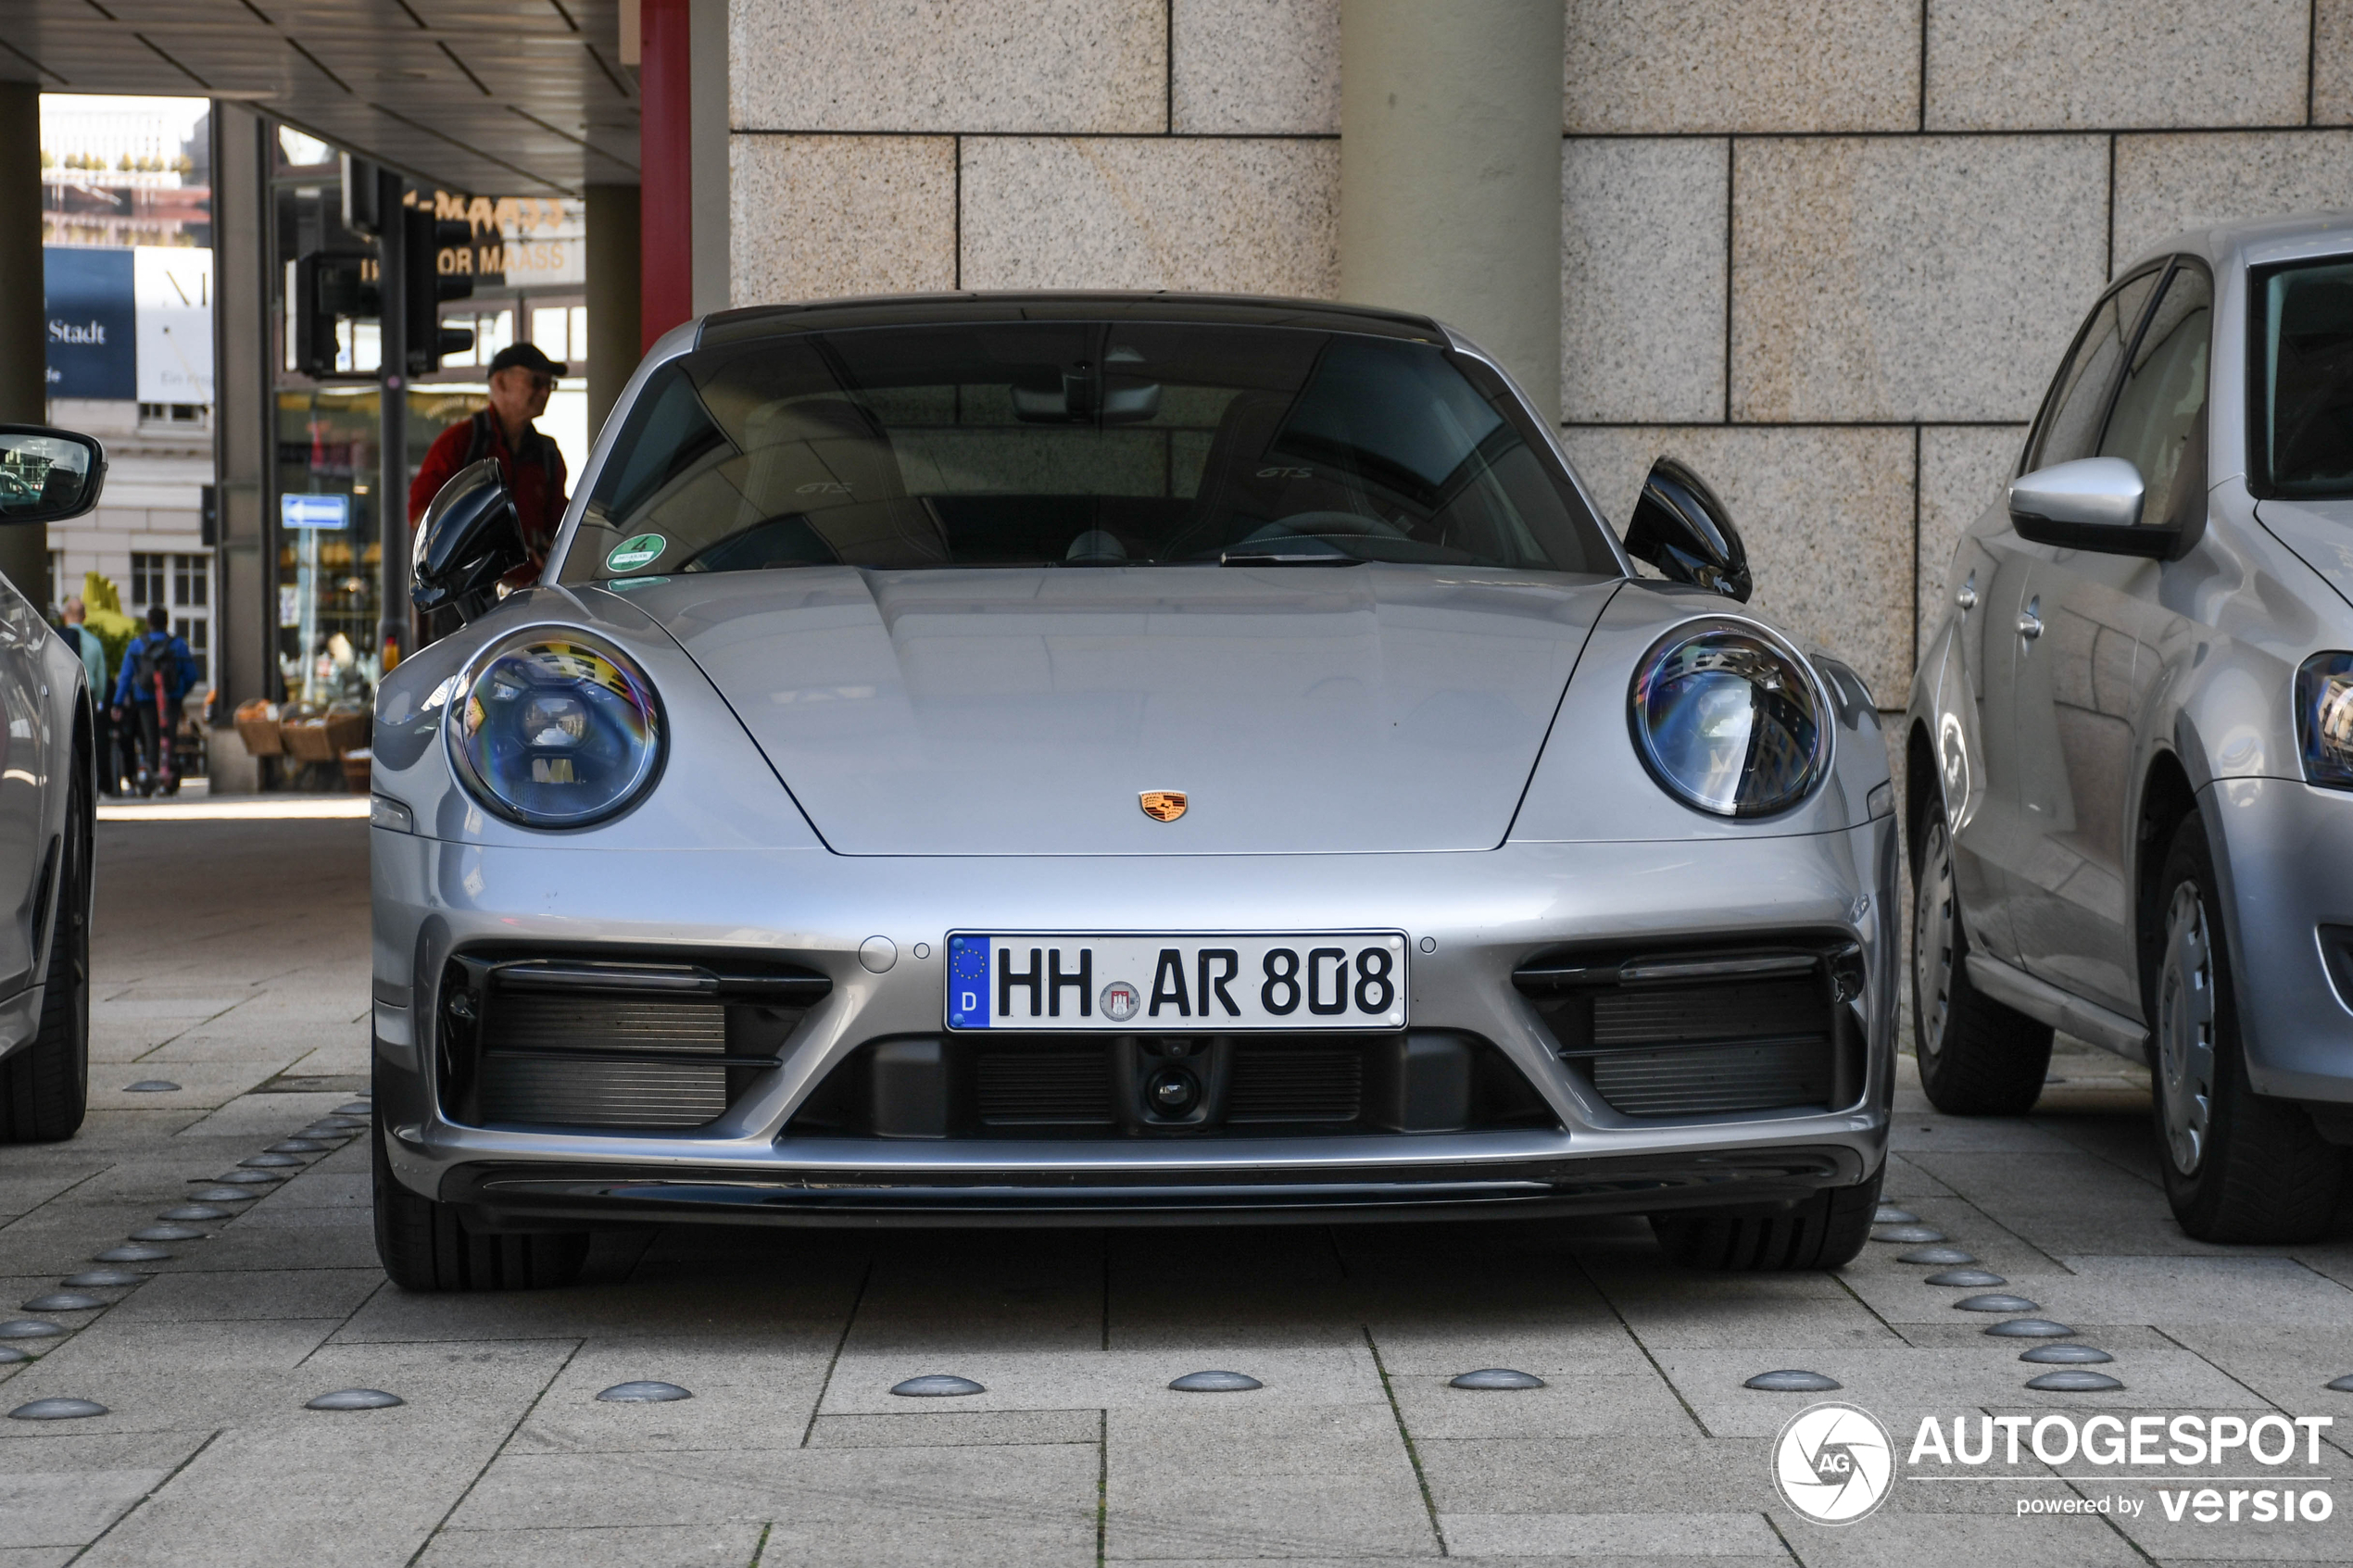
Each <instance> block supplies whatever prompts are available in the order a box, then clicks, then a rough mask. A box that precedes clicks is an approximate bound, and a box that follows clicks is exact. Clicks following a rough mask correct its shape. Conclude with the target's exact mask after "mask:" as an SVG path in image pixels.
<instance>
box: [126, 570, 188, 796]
mask: <svg viewBox="0 0 2353 1568" xmlns="http://www.w3.org/2000/svg"><path fill="white" fill-rule="evenodd" d="M202 674H203V671H201V670H199V669H198V668H197V665H196V659H195V655H194V654H192V653H190V652H189V651H188V645H187V644H186V643H185V642H183V641H182V640H181V639H180V638H178V637H175V636H173V635H172V634H171V611H170V610H169V609H167V608H164V607H163V606H162V605H154V606H151V607H149V608H148V610H147V630H146V631H145V632H144V633H140V634H139V635H138V636H136V637H134V638H132V642H131V646H129V647H127V648H125V649H123V651H122V674H121V675H120V677H119V678H118V679H117V680H116V682H115V688H114V717H115V721H116V722H117V723H120V722H122V721H123V716H124V714H125V713H126V712H127V713H128V714H129V715H130V720H131V724H130V733H131V734H132V735H134V736H136V737H137V740H136V745H137V747H138V756H139V762H138V767H137V770H136V777H137V780H138V785H139V793H140V794H142V795H152V794H154V793H155V792H156V790H157V788H161V789H162V790H163V792H164V793H165V794H167V795H171V794H176V793H178V791H179V788H180V778H179V774H178V773H177V772H176V771H174V769H173V768H172V765H171V744H172V740H173V738H174V737H175V736H176V735H177V734H178V733H179V730H180V724H179V717H180V699H181V698H182V697H183V696H187V695H188V688H189V687H190V686H192V685H194V684H196V682H197V681H198V680H199V679H201V678H202Z"/></svg>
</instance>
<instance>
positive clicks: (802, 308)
mask: <svg viewBox="0 0 2353 1568" xmlns="http://www.w3.org/2000/svg"><path fill="white" fill-rule="evenodd" d="M1074 320H1076V321H1104V320H1111V321H1191V322H1200V323H1202V324H1205V325H1218V326H1257V327H1303V328H1307V329H1309V330H1311V331H1316V332H1360V333H1368V334H1371V335H1374V336H1378V337H1394V338H1406V339H1413V340H1418V341H1426V342H1434V343H1442V342H1444V341H1445V337H1446V333H1445V329H1444V328H1442V327H1441V326H1440V325H1439V324H1438V323H1437V322H1436V321H1433V320H1430V319H1429V318H1428V317H1427V316H1415V315H1409V314H1407V313H1406V312H1404V311H1402V310H1382V309H1378V308H1376V307H1372V306H1369V305H1340V304H1336V303H1334V302H1333V301H1330V300H1325V299H1277V298H1271V297H1268V296H1266V295H1247V294H1179V293H1173V292H1171V291H1168V290H1165V289H1160V290H1149V291H1146V290H1127V291H1114V290H1109V289H1105V290H1101V291H1082V290H1072V291H1068V292H1054V293H1036V294H1030V293H1011V292H1008V293H1001V294H981V293H970V292H967V293H962V294H911V295H875V296H873V297H870V298H865V299H828V300H819V301H816V302H814V303H812V304H807V305H755V306H751V307H747V308H745V309H741V310H720V311H715V312H713V313H712V314H711V315H710V316H708V317H706V318H705V319H704V320H703V325H702V332H701V334H700V335H699V336H698V337H697V339H696V340H695V341H696V345H697V346H698V347H706V348H707V347H712V346H716V345H725V344H737V343H748V342H752V341H755V340H757V339H760V338H770V337H782V336H786V335H788V334H791V333H796V332H824V331H836V330H840V329H845V328H851V327H884V326H907V325H913V324H917V323H932V324H942V325H944V324H948V323H963V322H978V321H1074Z"/></svg>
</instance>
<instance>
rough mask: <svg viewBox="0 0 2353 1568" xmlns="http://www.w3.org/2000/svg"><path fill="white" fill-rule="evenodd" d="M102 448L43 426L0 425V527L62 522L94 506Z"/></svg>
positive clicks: (101, 477) (101, 480)
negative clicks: (16, 524)
mask: <svg viewBox="0 0 2353 1568" xmlns="http://www.w3.org/2000/svg"><path fill="white" fill-rule="evenodd" d="M106 480H107V454H106V448H104V447H102V446H100V445H98V444H97V442H95V441H94V440H93V439H91V438H90V437H89V436H86V435H79V434H76V433H74V432H72V431H69V430H51V429H50V428H49V427H48V426H46V425H0V526H5V525H6V524H9V523H34V522H63V521H65V520H66V519H68V518H74V517H80V516H81V515H82V513H84V512H86V511H88V510H89V509H90V508H93V507H94V506H96V505H97V504H98V492H99V491H100V490H101V489H102V488H104V487H105V484H106Z"/></svg>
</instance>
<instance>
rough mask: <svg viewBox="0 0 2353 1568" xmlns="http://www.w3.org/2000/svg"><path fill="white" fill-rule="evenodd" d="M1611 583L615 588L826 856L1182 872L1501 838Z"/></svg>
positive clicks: (1334, 577)
mask: <svg viewBox="0 0 2353 1568" xmlns="http://www.w3.org/2000/svg"><path fill="white" fill-rule="evenodd" d="M1617 585H1618V583H1617V579H1614V578H1612V579H1592V578H1572V577H1559V576H1554V575H1551V574H1530V573H1514V572H1504V571H1473V570H1449V569H1433V568H1424V567H1397V566H1387V565H1365V566H1353V567H1345V568H1266V569H1244V568H1222V569H1220V568H1210V569H1191V568H1157V569H1142V570H1069V569H1062V570H1042V571H1041V570H1027V569H1022V570H996V571H945V570H931V571H906V572H884V571H859V570H854V569H849V568H815V569H801V570H796V571H745V572H726V573H710V574H696V575H689V576H680V577H673V578H670V579H668V580H666V581H662V582H657V583H643V584H638V585H633V586H631V587H628V588H626V589H624V590H623V592H625V593H626V594H627V596H628V597H629V599H630V600H631V602H633V603H634V604H635V605H636V606H637V607H638V608H641V609H643V610H645V611H646V612H647V613H648V614H649V615H651V616H652V617H653V618H654V619H655V620H656V621H660V622H661V623H662V624H663V626H664V627H665V628H666V629H667V630H668V631H669V632H670V633H671V634H672V635H673V636H674V637H675V638H677V640H678V642H679V643H680V644H681V646H684V647H685V648H686V651H687V653H688V654H689V655H690V656H691V657H692V658H693V659H695V660H696V662H697V663H698V664H699V665H700V666H701V668H702V670H703V671H705V672H706V673H707V674H708V675H709V676H710V678H711V682H712V683H713V684H715V685H716V686H717V688H718V689H719V692H720V694H721V695H722V696H724V698H725V699H726V700H727V702H728V703H729V704H730V705H731V706H732V707H733V708H734V709H735V711H736V715H737V716H738V717H739V718H740V719H741V720H742V721H743V723H744V726H745V728H746V729H747V730H749V732H750V734H751V736H752V738H753V740H754V741H756V742H757V743H758V745H759V746H760V747H761V750H762V751H763V752H764V753H765V754H766V756H767V758H768V760H769V762H770V763H771V764H772V765H773V766H774V768H775V770H776V772H777V774H778V776H779V777H780V778H781V779H782V780H783V781H784V783H785V784H786V787H787V788H789V789H790V790H791V791H792V794H793V796H794V797H795V798H796V799H797V800H798V801H799V804H800V807H801V809H803V810H804V811H805V812H806V813H807V814H808V817H809V820H810V822H811V823H812V825H813V826H814V827H815V828H816V830H817V832H818V833H819V834H821V835H822V836H823V837H824V840H825V842H826V843H827V844H828V845H830V846H831V847H833V848H834V849H836V850H837V851H838V852H840V853H843V854H850V855H1057V854H1064V855H1172V854H1173V855H1192V854H1267V853H1293V854H1296V853H1315V852H1327V853H1336V852H1346V851H1375V852H1382V851H1386V852H1398V851H1415V850H1449V849H1484V848H1491V847H1494V846H1495V845H1497V844H1499V843H1501V842H1502V841H1503V839H1504V834H1505V833H1506V831H1507V830H1508V829H1509V827H1510V825H1511V820H1512V816H1513V813H1514V811H1515V810H1516V809H1517V806H1518V803H1519V799H1520V796H1521V793H1522V791H1523V790H1524V789H1525V787H1526V785H1527V783H1528V778H1529V772H1530V771H1532V770H1533V768H1534V767H1535V764H1536V759H1537V754H1538V752H1539V751H1540V750H1541V748H1542V746H1543V744H1544V737H1545V734H1546V731H1547V729H1548V728H1549V727H1550V725H1551V723H1552V721H1553V716H1554V710H1555V709H1557V708H1558V706H1559V703H1560V697H1561V693H1562V690H1563V688H1564V687H1565V686H1566V684H1567V681H1568V678H1569V674H1570V672H1571V671H1572V670H1573V669H1574V668H1575V666H1576V663H1577V659H1578V656H1579V652H1580V651H1581V650H1582V649H1583V647H1584V646H1585V642H1586V638H1587V635H1588V633H1590V632H1591V631H1592V626H1593V622H1594V621H1595V620H1596V619H1597V618H1598V617H1599V615H1600V613H1601V611H1602V608H1603V607H1604V605H1606V604H1607V603H1608V601H1609V597H1610V596H1611V594H1612V593H1613V592H1614V591H1615V590H1616V589H1617ZM1176 794H1181V795H1182V796H1183V797H1185V798H1184V801H1183V803H1182V805H1183V809H1182V812H1181V814H1174V813H1173V812H1172V807H1173V805H1174V802H1172V801H1171V800H1169V799H1167V798H1161V799H1156V800H1153V801H1152V802H1151V807H1152V809H1151V812H1150V813H1149V814H1148V812H1147V810H1146V801H1145V797H1147V796H1159V797H1168V796H1173V795H1176ZM1164 818H1165V819H1167V820H1162V819H1164Z"/></svg>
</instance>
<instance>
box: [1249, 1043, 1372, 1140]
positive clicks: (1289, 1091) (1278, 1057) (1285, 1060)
mask: <svg viewBox="0 0 2353 1568" xmlns="http://www.w3.org/2000/svg"><path fill="white" fill-rule="evenodd" d="M1364 1102H1365V1058H1364V1054H1363V1053H1362V1052H1361V1051H1353V1050H1283V1049H1267V1048H1265V1047H1251V1046H1247V1045H1246V1046H1243V1047H1241V1048H1240V1049H1239V1050H1237V1051H1236V1052H1235V1053H1234V1081H1233V1086H1232V1087H1231V1088H1230V1089H1228V1090H1227V1098H1226V1120H1227V1121H1228V1122H1353V1121H1354V1120H1355V1119H1356V1117H1357V1114H1358V1113H1359V1111H1361V1110H1362V1109H1363V1107H1364Z"/></svg>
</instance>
